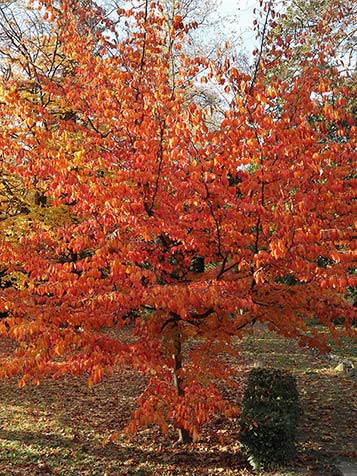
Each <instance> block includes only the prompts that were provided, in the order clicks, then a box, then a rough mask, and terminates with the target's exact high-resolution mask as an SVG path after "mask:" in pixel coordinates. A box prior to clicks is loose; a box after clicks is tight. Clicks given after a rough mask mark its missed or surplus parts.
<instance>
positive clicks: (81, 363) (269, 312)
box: [0, 0, 357, 438]
mask: <svg viewBox="0 0 357 476" xmlns="http://www.w3.org/2000/svg"><path fill="white" fill-rule="evenodd" d="M39 5H40V7H39V10H38V11H37V12H36V11H35V10H33V14H35V13H36V15H38V16H40V17H41V22H42V23H41V25H42V24H43V25H44V26H43V27H42V26H41V28H40V27H37V23H36V25H35V26H36V27H35V28H34V29H33V28H29V29H28V30H26V31H25V32H23V30H22V29H21V28H20V26H21V25H18V27H19V30H17V26H16V25H14V24H13V21H12V20H11V19H9V18H8V17H4V15H5V12H4V9H3V7H1V8H2V12H3V16H2V18H3V20H2V22H3V23H2V30H3V33H4V32H5V33H6V35H7V36H6V35H5V39H6V38H7V40H8V39H9V38H12V35H15V38H16V41H15V42H10V43H9V42H7V41H5V42H4V48H3V49H2V53H1V54H2V56H3V58H5V59H6V63H7V64H8V67H7V69H6V71H8V72H9V74H4V75H3V78H2V79H1V84H0V87H1V104H0V108H1V119H0V127H1V135H0V144H1V158H0V160H1V174H2V180H3V181H4V180H7V179H6V177H8V176H10V177H12V180H15V181H16V180H18V181H20V182H21V189H22V190H25V191H28V193H35V192H36V193H37V194H38V195H36V196H37V202H36V203H35V205H36V206H34V208H33V210H32V209H31V213H24V209H22V211H21V209H20V211H19V213H18V214H16V216H15V218H14V216H13V213H10V212H6V213H8V215H6V216H5V218H4V219H2V222H1V223H0V225H1V227H2V230H3V233H2V236H1V242H0V263H1V268H2V269H3V273H4V274H6V275H8V276H13V275H14V274H16V276H17V279H18V285H16V286H1V287H0V312H2V313H6V316H7V317H6V319H3V320H2V321H1V323H0V334H1V335H2V336H4V337H9V338H11V339H14V340H15V341H16V342H17V343H18V346H17V350H16V352H15V353H14V355H13V356H11V358H9V359H7V360H4V361H3V362H1V363H2V365H1V370H0V375H1V376H2V377H7V376H13V375H19V376H20V378H21V380H20V384H21V385H24V384H26V383H27V382H32V383H35V384H37V383H39V382H40V380H41V379H43V378H44V377H54V378H58V377H60V376H61V375H63V374H66V373H71V374H74V375H79V374H88V379H89V380H88V382H89V385H94V384H96V383H98V382H99V381H100V380H101V379H102V378H103V377H104V376H105V375H109V374H111V373H112V372H114V371H116V369H117V368H118V367H119V366H120V365H131V366H133V367H135V368H137V369H139V370H141V371H142V372H144V373H146V374H147V375H149V376H150V379H149V385H148V387H147V389H146V391H145V393H144V395H143V396H142V397H141V398H140V400H139V402H138V404H139V406H138V410H137V412H136V413H135V414H134V415H133V418H132V420H131V422H130V423H129V427H128V428H129V429H130V430H133V431H135V429H136V428H137V427H138V425H140V424H151V423H154V424H158V425H159V426H160V428H161V429H162V430H163V431H166V429H167V425H168V423H170V422H171V423H173V424H174V425H175V426H176V427H177V428H179V429H181V433H182V434H181V437H183V438H185V437H186V436H187V435H188V434H190V435H192V436H193V437H194V438H196V437H197V436H198V432H199V427H200V426H201V425H202V424H203V423H204V422H206V421H208V420H209V418H210V417H211V416H212V415H213V414H215V413H217V412H223V413H225V414H226V415H228V416H230V415H234V414H235V413H236V411H237V409H236V408H235V407H234V406H232V405H230V404H229V402H227V401H225V399H224V397H223V395H222V393H221V392H220V391H219V389H218V387H217V385H216V381H217V379H222V378H223V379H225V380H226V382H227V383H231V384H232V385H234V379H233V378H232V373H231V371H230V370H229V369H226V368H225V367H224V362H223V360H221V359H220V356H221V355H222V353H223V352H224V351H229V348H230V347H229V346H230V343H231V340H232V339H233V338H236V337H238V338H240V337H241V336H242V335H243V333H244V332H246V331H250V330H251V329H252V328H253V326H254V323H256V322H259V323H262V324H266V325H268V326H269V328H271V329H273V330H274V331H276V332H278V333H279V334H282V335H284V336H289V337H292V338H295V339H298V340H299V342H300V343H301V345H303V346H305V345H309V346H313V347H318V348H321V349H324V348H326V346H327V345H328V343H329V340H330V339H333V340H335V341H337V342H338V340H339V337H340V335H341V334H343V333H345V334H348V335H350V336H355V335H356V332H355V330H354V329H353V327H352V323H353V319H354V317H355V314H354V312H355V310H354V308H353V302H352V300H351V299H350V298H349V297H348V296H347V295H346V288H347V287H348V286H350V287H352V286H355V285H356V278H357V277H356V275H355V274H354V273H353V269H354V268H356V267H357V266H356V261H357V253H356V244H357V222H356V216H357V214H356V211H357V207H356V190H357V187H356V185H357V184H356V175H355V168H356V123H355V116H353V114H352V112H351V108H350V107H347V106H348V104H350V102H349V101H350V100H352V95H353V89H351V88H350V87H349V86H348V79H349V78H348V77H347V76H346V75H347V74H349V73H348V72H345V71H341V68H339V66H338V63H337V61H334V60H333V59H334V58H335V57H334V55H335V50H336V48H335V47H336V43H334V42H335V41H338V35H337V34H336V35H331V38H330V40H329V38H327V37H326V38H325V40H324V43H323V44H321V45H320V48H319V51H318V54H316V51H315V50H314V51H313V52H311V54H308V53H306V59H304V58H301V59H300V62H299V67H298V68H296V70H295V71H294V74H292V75H291V74H288V75H284V74H282V68H284V64H285V62H286V61H287V59H288V58H289V57H291V55H292V53H293V51H294V50H293V45H292V43H291V41H290V39H289V38H287V39H285V40H284V41H282V40H281V39H280V38H279V37H277V35H276V33H274V31H275V32H276V28H277V25H278V22H279V21H280V20H279V18H274V14H273V11H272V5H271V4H270V3H268V4H266V5H265V15H266V24H265V27H266V30H265V31H264V35H263V40H264V42H263V43H262V47H261V48H260V49H258V50H257V52H256V58H257V61H256V64H255V67H254V68H253V70H252V72H251V73H248V72H247V71H241V69H240V68H239V66H238V65H237V64H236V63H235V59H234V57H233V58H229V57H226V58H225V60H224V61H217V62H215V61H210V60H209V59H208V58H205V57H192V55H187V54H186V53H185V52H184V51H183V49H182V45H183V43H184V42H185V41H186V40H185V38H186V37H187V35H188V33H189V32H190V31H191V30H192V29H194V28H196V24H195V22H191V21H190V22H189V23H185V19H184V18H183V17H182V16H181V15H179V14H177V15H174V16H173V17H170V16H168V15H166V14H165V9H164V8H163V6H162V2H160V1H157V2H155V1H153V2H149V1H148V0H146V1H145V2H144V4H143V5H136V4H135V5H134V6H133V5H132V4H131V3H130V2H124V3H123V5H122V7H120V8H117V9H116V10H115V12H112V13H111V14H109V13H108V12H106V10H105V9H104V8H103V7H100V6H98V5H97V4H96V3H95V2H93V1H81V2H77V1H76V2H75V1H71V0H63V1H61V2H53V1H49V0H43V1H42V0H41V1H40V2H39ZM33 8H35V7H33ZM336 12H337V13H336ZM329 13H330V14H331V15H335V14H338V10H336V11H335V10H332V8H331V9H330V10H329ZM4 18H8V20H6V21H5V20H4ZM31 18H32V17H31ZM23 21H24V22H25V23H24V24H26V19H24V20H23ZM323 21H324V20H323V19H322V20H321V22H322V23H321V25H320V27H319V28H320V30H318V31H323V28H324V27H325V26H326V25H324V23H323ZM6 22H7V23H6ZM6 25H7V26H6ZM303 35H305V37H306V35H309V32H308V31H306V32H305V31H304V33H303ZM299 41H300V40H299ZM301 41H305V40H302V39H301ZM306 44H307V45H309V42H307V43H306ZM173 58H174V59H175V64H173ZM335 59H336V58H335ZM202 85H208V86H215V87H218V88H220V90H221V91H222V93H224V97H225V103H226V105H225V107H224V110H223V117H222V119H221V120H220V121H217V120H216V121H214V125H212V121H211V118H212V104H207V102H202V101H199V100H197V96H196V95H195V91H199V90H200V88H201V87H202ZM3 203H4V202H3V201H2V202H1V206H2V209H1V213H5V211H4V212H3V207H5V205H3ZM32 206H33V205H32ZM19 217H20V218H21V219H20V218H19ZM14 220H15V221H14ZM13 229H15V231H14V230H13ZM5 230H7V232H5ZM133 321H134V324H133ZM311 322H319V323H320V324H322V325H323V326H321V327H319V328H316V327H313V326H311V325H310V324H311ZM337 323H338V324H339V325H338V326H337ZM123 326H125V327H127V328H128V329H130V330H131V332H132V338H131V339H130V340H129V341H128V339H127V338H125V339H122V338H121V337H120V335H121V334H120V332H119V330H120V329H121V328H122V327H123ZM187 344H189V345H187ZM183 347H185V348H186V347H188V351H189V352H188V354H189V355H188V357H187V359H185V360H184V359H183Z"/></svg>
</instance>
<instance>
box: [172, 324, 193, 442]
mask: <svg viewBox="0 0 357 476" xmlns="http://www.w3.org/2000/svg"><path fill="white" fill-rule="evenodd" d="M173 335H174V336H173V341H174V353H173V355H172V356H173V359H174V367H173V370H172V378H173V382H174V386H175V388H176V391H177V394H178V395H179V396H180V397H183V396H184V395H185V390H184V388H183V387H182V377H181V375H180V371H181V369H182V342H181V332H180V328H179V325H178V322H177V321H175V322H174V323H173ZM177 430H178V440H177V443H179V444H180V443H191V442H192V437H191V435H190V434H189V432H188V431H187V430H186V429H185V428H182V427H181V426H180V425H179V424H177Z"/></svg>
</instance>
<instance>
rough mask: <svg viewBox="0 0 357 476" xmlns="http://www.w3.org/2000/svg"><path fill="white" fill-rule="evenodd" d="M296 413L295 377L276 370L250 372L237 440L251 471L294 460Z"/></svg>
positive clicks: (263, 369) (259, 369) (297, 410)
mask: <svg viewBox="0 0 357 476" xmlns="http://www.w3.org/2000/svg"><path fill="white" fill-rule="evenodd" d="M298 414H299V404H298V391H297V387H296V380H295V377H293V376H292V375H290V374H287V373H285V372H283V371H281V370H278V369H268V368H256V369H253V370H252V371H251V372H250V375H249V379H248V387H247V390H246V392H245V395H244V398H243V405H242V411H241V420H240V428H241V429H240V434H239V440H240V443H241V449H242V451H243V453H244V454H245V455H246V456H247V457H248V460H249V462H250V464H251V465H252V467H253V468H254V469H267V468H269V467H274V466H279V465H282V464H286V463H287V462H288V461H289V460H291V459H292V458H293V457H294V455H295V434H296V425H297V418H298Z"/></svg>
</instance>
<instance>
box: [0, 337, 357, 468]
mask: <svg viewBox="0 0 357 476" xmlns="http://www.w3.org/2000/svg"><path fill="white" fill-rule="evenodd" d="M8 345H9V343H8V342H6V341H2V342H0V352H7V351H8ZM237 346H239V347H240V348H241V350H242V359H240V360H239V361H237V362H234V364H235V365H236V366H237V367H239V372H240V374H241V375H242V377H243V378H245V377H246V376H247V374H248V372H249V369H250V368H251V367H252V366H253V365H255V364H256V362H258V363H260V364H262V365H264V366H274V367H280V368H286V369H288V370H290V371H291V372H293V373H294V374H295V375H296V377H297V380H298V386H299V392H300V402H301V406H302V411H303V414H302V416H301V418H300V426H299V438H298V456H297V458H296V461H295V463H294V466H291V467H289V468H284V469H281V470H280V471H277V472H275V473H271V474H272V475H273V474H274V476H282V475H284V476H293V475H300V476H302V475H303V476H307V475H311V476H312V475H320V476H332V475H337V474H338V473H337V472H336V471H335V470H334V467H333V463H334V461H338V460H340V459H347V458H351V459H354V460H356V459H357V435H356V434H355V422H356V421H357V411H356V410H357V395H356V379H353V378H351V377H349V376H347V375H346V374H345V373H343V372H341V371H338V370H335V369H334V368H333V367H334V366H335V365H336V364H335V363H331V362H329V361H327V359H326V358H324V357H321V356H316V355H314V354H313V353H312V352H310V351H309V350H306V349H300V348H299V347H297V346H296V344H295V343H294V342H293V341H289V340H285V339H282V338H280V337H277V336H276V335H275V334H272V333H270V332H268V331H266V330H264V329H258V330H257V332H255V333H254V335H251V336H248V337H246V338H245V339H244V341H243V342H239V343H237ZM334 353H336V354H340V355H342V356H343V357H344V358H348V359H350V360H357V350H356V346H355V345H354V344H353V343H349V342H345V344H344V346H343V347H342V348H340V349H336V350H334ZM144 385H145V383H144V380H143V377H142V376H140V375H138V374H136V373H134V372H133V371H131V370H118V373H117V374H116V375H114V376H113V377H111V378H110V379H107V380H106V381H104V382H103V383H101V384H100V385H98V386H97V387H95V388H94V389H92V390H90V389H89V388H88V387H86V384H85V378H83V379H82V378H72V377H71V378H70V377H66V378H64V379H61V380H59V381H46V382H44V383H42V384H41V385H40V386H39V387H26V388H25V389H22V390H20V389H18V388H17V385H16V382H15V381H0V402H1V403H0V476H11V475H19V476H20V475H21V476H25V475H26V476H40V475H41V476H45V475H58V476H59V475H61V476H114V475H118V476H119V475H120V476H121V475H132V476H140V475H141V476H149V475H155V476H157V475H163V476H178V475H180V476H181V475H182V476H183V475H187V476H195V475H227V476H229V475H240V476H249V475H251V474H253V473H252V472H251V470H250V469H249V465H248V464H247V463H246V461H245V460H244V458H243V457H242V456H241V455H240V452H239V445H238V441H237V432H238V422H237V420H224V419H222V418H220V419H217V420H216V421H215V422H212V423H211V424H210V425H208V426H207V427H206V428H204V430H203V432H202V439H201V440H200V441H199V442H198V443H196V444H195V445H187V446H173V445H172V443H173V442H174V441H175V438H176V435H175V434H174V432H172V433H171V434H169V435H167V436H166V437H163V436H162V435H160V433H158V432H157V431H156V430H155V429H149V430H144V431H142V432H140V433H139V434H138V435H137V436H135V438H133V439H129V438H128V437H126V436H123V438H121V439H120V440H119V441H117V442H115V443H108V444H106V445H105V444H104V442H105V441H106V440H108V438H109V436H110V434H111V433H112V432H113V431H120V430H121V429H122V428H123V427H124V425H125V422H126V421H127V419H128V417H129V415H130V412H131V410H132V409H133V408H134V404H135V399H136V397H137V396H138V395H139V394H140V393H141V392H142V391H143V388H144ZM240 397H241V396H240V395H236V396H235V398H236V399H237V402H239V398H240ZM265 474H266V473H265Z"/></svg>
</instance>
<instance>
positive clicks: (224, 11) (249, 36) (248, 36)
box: [217, 0, 259, 53]
mask: <svg viewBox="0 0 357 476" xmlns="http://www.w3.org/2000/svg"><path fill="white" fill-rule="evenodd" d="M217 1H219V0H217ZM220 4H221V5H220V7H219V11H220V13H221V15H222V16H225V17H227V19H228V18H231V21H229V27H230V28H231V30H232V32H235V33H236V34H237V35H239V36H241V38H242V41H243V46H244V48H245V49H246V50H247V53H251V51H252V50H253V49H254V48H255V47H256V46H257V42H256V39H255V32H254V31H253V21H254V18H255V16H254V13H253V10H254V8H259V0H220Z"/></svg>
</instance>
